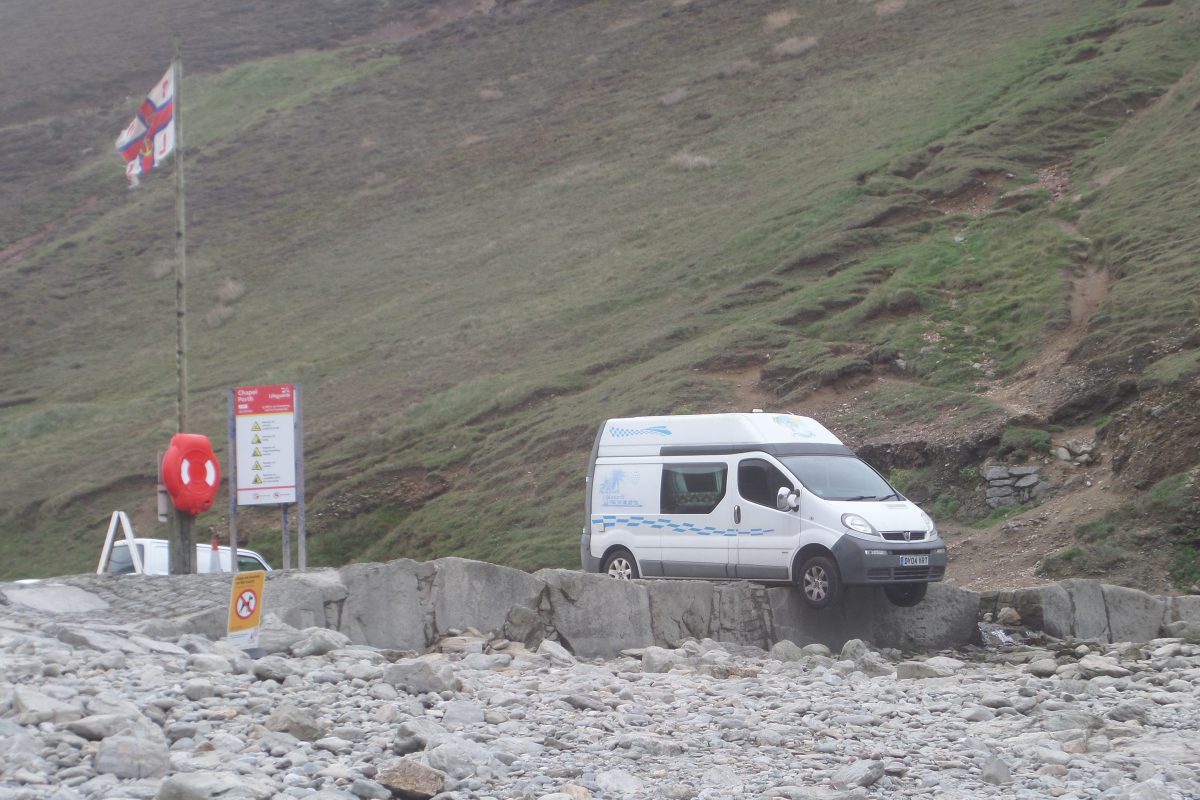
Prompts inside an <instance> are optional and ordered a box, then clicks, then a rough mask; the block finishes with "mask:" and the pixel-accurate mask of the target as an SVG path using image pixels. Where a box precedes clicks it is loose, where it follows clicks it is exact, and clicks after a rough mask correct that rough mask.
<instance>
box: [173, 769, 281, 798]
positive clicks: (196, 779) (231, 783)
mask: <svg viewBox="0 0 1200 800" xmlns="http://www.w3.org/2000/svg"><path fill="white" fill-rule="evenodd" d="M274 794H275V789H274V787H273V786H272V785H271V784H269V783H266V782H263V781H258V780H255V779H253V778H250V777H247V776H245V775H235V774H234V773H232V772H177V773H175V774H174V775H172V776H171V777H169V778H167V779H166V780H164V781H163V782H162V783H161V784H160V785H159V787H158V794H156V795H155V796H154V800H210V798H215V797H220V798H229V800H235V799H236V800H267V798H269V797H271V796H272V795H274Z"/></svg>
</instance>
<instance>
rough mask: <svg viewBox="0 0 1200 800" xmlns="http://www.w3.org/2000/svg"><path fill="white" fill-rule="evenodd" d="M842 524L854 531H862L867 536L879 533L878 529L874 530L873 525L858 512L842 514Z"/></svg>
mask: <svg viewBox="0 0 1200 800" xmlns="http://www.w3.org/2000/svg"><path fill="white" fill-rule="evenodd" d="M842 524H843V525H845V526H846V527H847V528H849V529H850V530H852V531H854V532H855V533H863V534H866V535H867V536H878V535H879V531H877V530H875V526H874V525H872V524H871V523H869V522H867V520H866V518H865V517H862V516H860V515H858V514H842Z"/></svg>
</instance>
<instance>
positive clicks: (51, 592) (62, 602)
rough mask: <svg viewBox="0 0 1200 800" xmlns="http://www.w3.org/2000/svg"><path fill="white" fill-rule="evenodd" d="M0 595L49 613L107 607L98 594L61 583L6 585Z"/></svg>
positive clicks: (64, 612) (21, 604)
mask: <svg viewBox="0 0 1200 800" xmlns="http://www.w3.org/2000/svg"><path fill="white" fill-rule="evenodd" d="M0 597H4V598H5V599H7V600H8V601H9V602H10V603H13V604H16V605H19V606H24V607H26V608H32V609H35V610H37V611H45V612H48V613H50V614H82V613H85V612H89V611H103V610H104V609H106V608H108V602H107V601H105V600H103V599H101V598H100V597H99V596H97V595H95V594H93V593H91V592H89V591H87V590H85V589H80V588H79V587H77V586H68V585H65V584H61V583H36V584H29V585H16V586H6V587H4V588H3V589H0Z"/></svg>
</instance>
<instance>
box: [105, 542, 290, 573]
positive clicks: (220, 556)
mask: <svg viewBox="0 0 1200 800" xmlns="http://www.w3.org/2000/svg"><path fill="white" fill-rule="evenodd" d="M133 543H134V545H135V546H136V547H137V553H138V556H139V557H140V558H141V560H142V572H141V574H142V575H169V574H170V573H171V550H170V542H168V541H167V540H166V539H142V538H136V539H134V540H133ZM229 558H230V555H229V548H228V547H226V546H224V545H221V546H220V547H218V548H217V559H216V560H217V564H214V563H213V549H212V545H211V544H197V545H196V561H195V564H196V572H198V573H207V572H229ZM103 559H104V556H103V554H101V563H100V565H99V568H98V569H97V570H96V571H97V572H103V573H107V574H109V575H129V574H133V573H136V572H137V568H136V567H135V566H134V563H133V556H132V554H131V553H130V552H129V543H128V542H127V541H126V540H124V539H120V540H118V541H115V542H113V543H112V550H111V551H110V552H109V554H108V563H107V564H105V563H104V561H103ZM237 563H238V572H253V571H255V570H263V571H265V572H270V571H271V567H270V566H269V565H268V564H267V560H266V559H265V558H263V557H262V556H261V555H259V554H258V553H256V552H254V551H253V550H246V549H245V548H242V547H239V548H238V559H237ZM218 565H219V569H214V566H218Z"/></svg>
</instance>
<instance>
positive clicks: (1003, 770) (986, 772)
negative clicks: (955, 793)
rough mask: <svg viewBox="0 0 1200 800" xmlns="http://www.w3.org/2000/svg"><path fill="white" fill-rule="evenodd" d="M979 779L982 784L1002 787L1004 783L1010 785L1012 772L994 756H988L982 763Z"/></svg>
mask: <svg viewBox="0 0 1200 800" xmlns="http://www.w3.org/2000/svg"><path fill="white" fill-rule="evenodd" d="M979 779H980V780H981V781H983V782H984V783H990V784H992V785H994V786H1002V785H1004V784H1006V783H1012V779H1013V778H1012V770H1010V769H1009V767H1008V764H1006V763H1004V762H1003V761H1001V760H1000V759H998V758H996V757H995V756H990V757H989V758H988V759H987V760H986V761H984V762H983V769H982V770H981V772H980V775H979Z"/></svg>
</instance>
